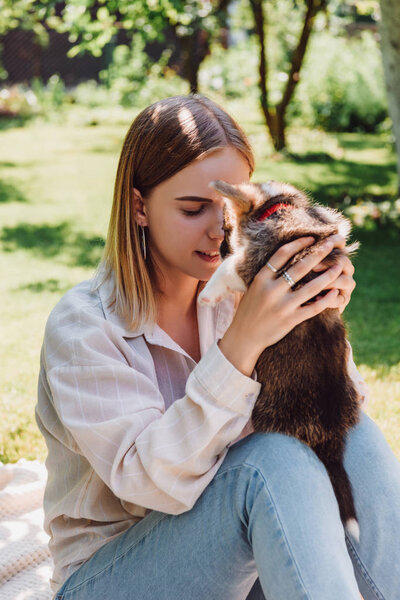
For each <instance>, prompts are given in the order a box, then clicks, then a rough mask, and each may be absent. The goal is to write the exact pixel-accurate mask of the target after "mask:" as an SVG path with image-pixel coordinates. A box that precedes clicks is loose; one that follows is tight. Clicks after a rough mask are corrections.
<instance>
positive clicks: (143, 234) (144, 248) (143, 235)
mask: <svg viewBox="0 0 400 600" xmlns="http://www.w3.org/2000/svg"><path fill="white" fill-rule="evenodd" d="M140 229H141V230H142V244H141V246H142V252H143V258H144V260H146V256H147V250H146V236H145V233H144V227H140Z"/></svg>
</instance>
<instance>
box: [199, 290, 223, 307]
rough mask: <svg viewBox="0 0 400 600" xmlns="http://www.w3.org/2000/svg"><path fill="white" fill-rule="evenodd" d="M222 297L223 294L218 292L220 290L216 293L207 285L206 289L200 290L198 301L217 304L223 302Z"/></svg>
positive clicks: (206, 304) (211, 304) (210, 304)
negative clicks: (208, 288)
mask: <svg viewBox="0 0 400 600" xmlns="http://www.w3.org/2000/svg"><path fill="white" fill-rule="evenodd" d="M222 298H223V295H222V294H218V292H217V294H215V293H213V291H212V290H207V288H206V287H205V288H204V290H203V291H202V292H200V294H199V296H198V298H197V302H198V303H199V304H203V305H205V306H215V305H216V304H218V302H221V300H222Z"/></svg>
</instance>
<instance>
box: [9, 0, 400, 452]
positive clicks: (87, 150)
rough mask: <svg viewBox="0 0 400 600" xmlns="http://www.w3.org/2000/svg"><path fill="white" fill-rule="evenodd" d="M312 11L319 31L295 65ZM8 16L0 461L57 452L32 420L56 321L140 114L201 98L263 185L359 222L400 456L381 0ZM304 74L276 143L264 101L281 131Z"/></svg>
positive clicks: (361, 275)
mask: <svg viewBox="0 0 400 600" xmlns="http://www.w3.org/2000/svg"><path fill="white" fill-rule="evenodd" d="M216 4H218V10H219V12H218V13H216V12H215V6H216ZM311 5H313V6H314V9H315V14H314V15H313V20H312V32H311V35H310V37H309V39H308V40H307V48H306V50H305V52H304V58H303V59H302V61H301V65H300V68H297V66H296V65H295V67H296V69H297V70H296V69H295V70H293V69H292V66H293V61H294V60H295V58H296V56H295V54H296V53H295V49H296V48H297V41H298V39H299V36H300V33H301V31H302V27H303V25H304V22H305V17H306V11H307V10H308V8H309V7H310V6H311ZM260 6H261V8H262V9H263V10H264V14H263V19H264V24H265V31H264V33H265V44H266V48H267V56H266V57H264V59H267V60H265V63H266V64H267V67H268V68H267V70H266V71H267V74H268V78H267V81H266V82H264V83H265V84H266V90H264V92H265V91H267V92H268V94H267V98H266V97H265V94H264V93H263V90H262V89H260V72H259V64H260V36H259V35H258V34H257V14H258V16H259V11H260ZM0 8H3V10H0V14H1V15H2V16H1V17H0V34H1V37H0V46H2V47H3V70H2V74H1V76H2V79H3V83H2V85H1V90H0V169H1V172H0V272H1V275H2V276H1V282H0V297H1V311H0V328H1V334H2V335H1V349H0V369H1V379H0V386H1V387H0V414H1V419H0V461H2V462H4V463H8V462H15V461H17V460H18V459H19V458H21V457H24V458H27V459H35V458H37V459H39V460H41V461H43V460H44V459H45V457H46V447H45V444H44V442H43V440H42V438H41V435H40V433H39V431H38V429H37V426H36V423H35V420H34V405H35V402H36V386H37V376H38V370H39V356H40V347H41V343H42V339H43V333H44V327H45V323H46V320H47V317H48V315H49V313H50V311H51V309H52V308H53V306H54V305H55V304H56V302H57V301H58V300H59V298H60V297H61V296H62V295H63V294H64V293H65V292H66V291H67V290H68V289H69V288H70V287H72V286H73V285H75V284H76V283H78V282H80V281H82V280H83V279H88V278H89V277H90V276H91V275H92V273H93V271H94V269H95V267H96V265H97V262H98V260H99V258H100V256H101V252H102V248H103V245H104V240H105V236H106V232H107V223H108V218H109V214H110V208H111V200H112V193H113V180H114V176H115V171H116V166H117V161H118V156H119V152H120V149H121V144H122V141H123V138H124V135H125V133H126V131H127V129H128V127H129V125H130V123H131V121H132V120H133V118H134V117H135V115H136V114H137V113H138V112H139V111H140V110H141V109H142V108H143V107H144V106H146V105H147V104H149V103H151V102H154V101H156V100H158V99H159V98H162V97H165V96H170V95H175V94H178V93H183V94H186V93H189V91H190V90H191V89H194V88H195V87H197V89H198V90H199V91H200V92H201V93H203V94H205V95H208V96H209V97H210V98H212V99H213V100H215V101H217V102H219V103H220V104H222V105H223V106H224V108H226V109H227V110H228V111H229V112H230V113H231V114H232V115H233V116H234V117H235V118H236V119H237V120H238V121H239V123H240V124H241V125H242V126H243V128H244V130H245V132H246V133H247V135H248V136H249V138H250V141H251V143H252V145H253V147H254V150H255V155H256V167H257V168H256V172H255V174H254V176H253V181H264V180H268V179H278V180H283V181H287V182H290V183H292V184H294V185H297V186H300V187H301V188H303V189H305V190H307V191H308V192H310V193H311V194H312V195H313V197H314V198H315V199H316V200H318V201H319V202H324V203H327V204H329V205H330V206H334V207H336V208H340V209H341V210H344V211H345V213H346V214H347V215H348V216H349V217H351V219H352V221H353V224H354V230H353V239H358V240H360V241H361V247H360V250H359V252H358V254H357V257H356V258H355V265H356V272H355V279H356V282H357V287H356V289H355V291H354V292H353V296H352V300H351V303H350V305H349V306H348V307H347V308H346V310H345V312H344V318H345V321H346V324H347V327H348V332H349V338H350V341H351V343H352V346H353V350H354V356H355V361H356V364H357V365H358V367H359V370H360V372H361V374H362V375H363V376H364V378H365V380H366V381H367V383H368V385H369V388H370V393H371V399H370V402H369V405H368V407H367V409H366V411H367V413H368V414H369V415H370V416H371V417H372V418H373V419H374V420H375V421H376V422H377V423H378V424H379V426H380V427H381V428H382V430H383V431H384V433H385V435H386V437H387V439H388V441H389V443H390V445H391V446H392V448H393V449H394V451H395V453H396V455H397V456H398V457H399V458H400V408H399V407H400V403H399V400H400V343H399V334H400V318H399V314H400V310H399V309H400V300H399V291H400V290H399V272H398V257H399V248H400V240H399V225H400V200H399V199H398V175H397V172H396V164H397V156H396V148H395V141H394V136H393V132H392V121H391V119H390V117H389V116H388V103H387V97H386V92H385V82H384V71H383V67H382V55H381V38H380V32H379V26H378V21H379V4H378V2H374V1H369V0H363V1H361V2H356V1H355V0H354V1H353V0H351V1H350V0H348V1H347V0H346V1H345V2H342V1H339V0H337V1H336V0H335V1H332V2H328V1H326V2H314V3H313V2H312V1H311V0H309V1H307V2H302V1H300V0H298V1H294V0H281V1H280V2H279V3H275V2H270V1H263V2H257V1H256V0H252V1H249V2H248V1H247V0H240V1H235V2H219V3H215V2H214V3H213V2H210V1H208V2H206V1H203V2H200V1H197V0H196V1H195V0H193V1H191V2H170V1H164V2H158V1H157V0H154V1H152V2H146V3H141V2H136V3H135V2H134V3H132V2H131V3H125V2H120V3H119V9H118V10H119V13H118V14H116V13H115V11H114V12H113V3H112V2H111V1H108V0H103V1H99V2H95V1H94V0H85V1H83V0H74V1H72V0H70V1H68V2H45V1H44V0H43V1H42V2H38V1H36V0H17V1H14V2H9V1H8V0H0ZM7 10H8V13H7ZM129 11H131V12H129ZM132 11H133V12H134V14H133V13H132ZM135 11H136V12H135ZM257 11H258V13H257ZM114 17H115V18H114ZM129 19H130V21H129ZM56 30H57V31H58V33H57V34H55V31H56ZM18 32H23V33H24V35H28V34H29V35H30V36H31V41H32V40H33V41H32V43H33V42H34V44H35V46H34V47H35V48H39V55H38V54H37V53H36V54H34V53H32V55H31V54H30V53H28V57H27V58H26V56H25V62H24V63H23V64H24V68H25V69H27V68H28V67H29V65H30V64H31V63H32V65H33V64H34V56H36V59H35V60H36V63H35V64H36V67H35V68H36V74H35V73H34V72H33V74H32V72H30V73H29V77H26V72H25V75H23V76H22V80H21V76H20V75H18V73H16V74H15V75H13V76H12V77H11V75H10V73H9V72H8V71H7V60H10V53H7V52H8V50H7V49H9V48H10V44H15V40H16V39H17V38H16V34H17V33H18ZM258 33H259V32H258ZM50 34H51V35H50ZM120 34H122V38H121V35H120ZM55 35H58V36H64V37H63V38H62V39H66V38H67V39H68V44H69V45H68V53H69V54H68V55H65V52H64V55H63V57H62V59H63V65H64V67H63V68H64V71H65V75H64V76H63V75H62V73H61V71H62V69H61V67H60V69H59V70H57V69H55V70H54V69H53V72H51V68H50V67H49V60H50V58H49V54H50V55H51V51H50V52H49V50H47V53H48V54H47V57H48V58H47V62H46V61H43V56H46V43H48V42H49V39H50V38H51V40H50V41H52V42H54V40H55V39H57V38H56V37H54V36H55ZM12 36H14V37H12ZM23 39H24V40H25V41H24V42H23V45H24V44H26V43H27V41H26V40H27V38H26V37H25V38H23ZM59 39H61V38H59ZM189 42H190V43H192V46H190V44H189ZM40 44H44V45H43V47H42V46H40ZM193 44H194V45H193ZM25 50H26V48H25ZM78 52H80V54H78ZM40 53H42V54H40ZM26 54H27V53H26V52H25V55H26ZM11 55H12V57H13V58H15V53H11ZM92 55H94V60H95V62H94V63H90V65H92V66H90V65H89V67H90V68H89V67H88V69H89V71H90V69H94V72H93V73H92V74H91V75H90V78H88V76H87V75H83V79H82V77H79V76H78V75H79V73H81V74H82V73H83V74H84V73H85V69H84V68H82V69H81V70H78V69H77V68H76V69H75V67H74V65H78V64H79V65H82V64H84V63H82V62H80V63H79V62H77V61H79V60H80V61H82V60H86V59H87V60H88V61H89V58H90V56H92ZM38 56H39V58H37V57H38ZM41 57H42V58H41ZM85 57H86V58H85ZM53 58H54V57H53ZM6 59H7V60H6ZM60 60H61V59H60ZM26 61H27V62H26ZM74 61H75V62H74ZM96 61H97V62H96ZM9 64H10V65H12V64H14V63H12V62H9ZM52 64H53V63H52ZM60 64H61V63H60ZM66 64H67V65H72V66H71V68H70V70H69V71H68V68H67V67H65V65H66ZM85 64H86V63H85ZM87 64H89V63H87ZM85 68H86V67H85ZM33 71H35V70H33ZM293 74H294V76H293ZM30 75H32V76H30ZM292 79H293V80H294V81H295V88H294V90H293V93H292V96H291V97H290V101H289V102H288V104H287V107H286V109H285V120H286V128H285V134H286V135H285V145H284V147H281V148H277V145H279V144H277V137H276V135H275V137H274V132H273V131H272V130H271V123H270V124H269V125H268V124H267V122H266V110H265V108H266V106H267V108H268V111H267V112H269V113H270V121H271V119H272V120H273V117H274V115H276V114H277V113H279V106H282V98H283V97H284V95H285V90H287V87H288V82H289V83H290V81H291V80H292ZM271 115H272V117H271ZM272 129H273V126H272Z"/></svg>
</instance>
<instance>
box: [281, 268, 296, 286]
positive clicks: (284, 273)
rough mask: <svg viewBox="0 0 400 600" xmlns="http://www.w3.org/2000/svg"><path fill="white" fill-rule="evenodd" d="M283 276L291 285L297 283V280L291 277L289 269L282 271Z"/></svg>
mask: <svg viewBox="0 0 400 600" xmlns="http://www.w3.org/2000/svg"><path fill="white" fill-rule="evenodd" d="M282 277H283V279H284V280H285V281H287V282H288V284H289V285H290V287H293V286H294V285H296V282H295V281H293V279H292V278H291V277H290V275H289V273H288V272H287V271H282Z"/></svg>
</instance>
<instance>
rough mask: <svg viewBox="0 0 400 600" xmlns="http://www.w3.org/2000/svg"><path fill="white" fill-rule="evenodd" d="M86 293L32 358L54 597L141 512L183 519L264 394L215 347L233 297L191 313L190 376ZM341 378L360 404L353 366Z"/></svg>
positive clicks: (159, 337)
mask: <svg viewBox="0 0 400 600" xmlns="http://www.w3.org/2000/svg"><path fill="white" fill-rule="evenodd" d="M91 284H92V282H91V281H85V282H82V283H80V284H79V285H77V286H76V287H74V288H73V289H72V290H70V291H69V292H67V294H65V296H64V297H63V298H62V299H61V300H60V302H59V303H58V304H57V305H56V307H55V308H54V309H53V311H52V312H51V314H50V317H49V319H48V322H47V325H46V331H45V336H44V342H43V347H42V353H41V368H40V375H39V385H38V402H37V405H36V409H35V413H36V420H37V423H38V426H39V428H40V430H41V432H42V434H43V436H44V437H45V440H46V444H47V447H48V457H47V459H46V468H47V471H48V480H47V485H46V490H45V497H44V512H45V520H44V528H45V531H46V532H47V534H48V535H49V536H50V541H49V548H50V551H51V554H52V557H53V560H54V565H55V568H54V572H53V577H52V579H51V580H50V584H51V588H52V590H53V592H56V591H57V590H58V589H59V587H60V586H61V585H62V583H63V582H64V581H65V580H66V579H67V577H69V575H70V574H71V573H73V572H74V571H75V570H76V569H77V568H78V567H79V566H80V565H81V564H82V563H83V562H84V561H85V560H87V559H88V558H89V557H90V556H91V555H92V554H93V553H94V552H95V551H96V550H98V549H99V548H100V547H101V546H103V545H104V544H105V543H106V542H108V541H110V540H111V539H112V538H113V537H115V536H117V535H119V534H120V533H122V532H123V531H125V530H126V529H127V528H129V527H130V526H131V525H132V524H133V523H135V522H137V521H138V520H140V519H141V518H142V517H144V516H145V515H146V514H147V513H148V512H149V511H150V510H158V511H162V512H166V513H170V514H180V513H183V512H185V511H187V510H190V508H191V507H192V506H193V505H194V504H195V502H196V500H197V499H198V498H199V496H200V495H201V493H202V492H203V490H204V489H205V488H206V487H207V485H208V484H209V483H210V481H211V480H212V478H213V477H214V475H215V473H216V472H217V470H218V468H219V467H220V465H221V463H222V461H223V460H224V458H225V455H226V453H227V451H228V447H229V446H230V445H231V444H233V443H234V442H235V441H237V440H238V439H240V438H242V437H244V436H245V435H247V434H248V433H250V432H251V431H252V427H251V424H250V420H249V419H250V416H251V412H252V408H253V405H254V402H255V400H256V398H257V396H258V393H259V391H260V387H261V384H260V383H258V382H257V381H255V379H254V378H255V377H256V374H255V372H254V373H253V375H252V377H246V376H245V375H243V374H242V373H241V372H240V371H238V370H237V369H235V367H234V366H233V365H232V364H231V363H230V362H229V361H228V360H227V359H226V358H225V356H224V355H223V354H222V352H221V351H220V350H219V347H218V345H217V340H218V339H220V338H221V337H222V336H223V335H224V333H225V331H226V329H227V328H228V326H229V325H230V323H231V321H232V318H233V315H234V312H235V305H234V296H233V295H231V296H229V297H228V298H227V299H225V300H224V301H222V302H221V303H220V304H218V305H217V306H216V307H214V308H213V307H209V306H198V307H197V320H198V326H199V337H200V351H201V360H200V361H199V362H198V363H197V364H196V362H195V361H194V360H193V359H192V358H191V357H190V356H189V355H188V354H187V353H186V352H185V351H184V350H183V349H182V348H181V347H180V346H179V345H178V344H177V343H176V342H174V341H173V340H172V339H171V338H170V337H169V336H168V335H167V333H166V332H165V331H163V330H162V329H161V328H160V327H159V326H158V325H155V327H154V330H153V331H152V333H145V332H144V331H136V332H132V331H130V330H128V329H127V328H126V327H125V326H124V324H123V323H122V322H121V321H120V320H119V319H118V317H117V316H116V315H115V313H114V312H112V311H111V310H110V309H108V308H107V307H108V303H109V302H108V299H109V296H110V293H111V284H110V282H107V283H104V284H103V285H102V286H101V287H100V289H99V290H98V291H97V292H94V293H92V292H91ZM349 370H350V372H351V375H352V377H353V379H354V380H355V382H356V384H357V385H358V387H359V389H360V391H361V394H362V395H364V396H365V395H366V387H365V384H364V382H363V380H362V379H361V377H360V375H359V373H358V371H357V369H356V367H355V365H354V362H353V360H352V357H351V356H350V361H349ZM253 377H254V378H253Z"/></svg>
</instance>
